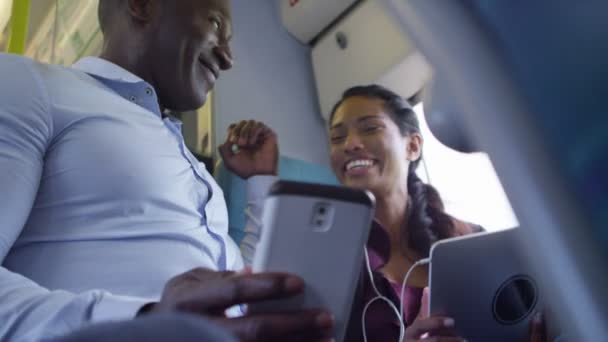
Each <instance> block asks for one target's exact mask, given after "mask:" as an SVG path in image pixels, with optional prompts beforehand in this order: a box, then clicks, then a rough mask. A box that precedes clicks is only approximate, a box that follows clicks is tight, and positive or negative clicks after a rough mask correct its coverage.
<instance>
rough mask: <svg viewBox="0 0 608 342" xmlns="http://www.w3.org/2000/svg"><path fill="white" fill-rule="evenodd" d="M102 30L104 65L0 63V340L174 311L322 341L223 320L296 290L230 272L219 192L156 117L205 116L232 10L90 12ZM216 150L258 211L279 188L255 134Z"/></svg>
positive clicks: (262, 134) (225, 50) (115, 8)
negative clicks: (168, 112) (262, 198)
mask: <svg viewBox="0 0 608 342" xmlns="http://www.w3.org/2000/svg"><path fill="white" fill-rule="evenodd" d="M99 17H100V23H101V28H102V31H103V33H104V47H103V52H102V54H101V58H85V59H83V60H81V61H79V62H78V63H76V64H75V65H74V66H73V67H71V68H64V67H60V66H49V65H42V64H39V63H36V62H34V61H31V60H28V59H25V58H22V57H18V56H12V55H0V75H2V77H1V78H0V170H2V173H1V174H0V191H1V197H0V260H1V261H2V268H0V298H1V299H2V300H1V301H0V322H2V323H0V340H13V339H14V340H26V341H27V340H38V339H41V338H49V337H54V336H60V335H63V334H66V333H70V332H72V331H74V330H77V329H79V328H80V327H83V326H85V325H88V324H90V323H96V322H104V321H115V320H128V319H131V318H133V317H136V316H138V315H147V314H149V313H155V312H158V313H161V312H175V311H180V312H187V313H193V314H197V315H201V316H204V317H206V318H207V319H210V320H211V321H213V322H215V323H217V324H218V325H220V326H223V327H225V328H226V329H228V330H230V331H231V332H232V333H233V334H235V335H236V336H238V337H239V338H241V339H242V340H246V341H272V340H289V341H298V340H317V339H323V338H325V337H327V336H330V334H331V329H332V325H333V320H332V318H331V316H330V315H329V314H328V313H326V312H323V311H321V310H309V311H301V312H294V313H283V314H268V315H257V316H253V315H245V316H242V317H238V318H227V317H226V316H225V315H224V312H225V311H226V309H228V308H230V307H232V306H234V305H237V304H242V303H248V302H252V301H258V300H266V299H276V298H282V297H287V296H292V295H295V294H297V293H299V292H301V291H302V288H303V283H302V280H301V279H299V278H297V277H295V276H291V275H287V274H256V275H253V274H250V273H248V272H239V273H234V272H233V271H231V270H238V269H240V268H241V267H242V260H241V256H240V255H239V251H238V248H237V246H236V245H235V244H234V242H233V241H232V240H231V239H230V238H229V237H228V235H227V213H226V207H225V203H224V200H223V196H222V192H221V190H220V189H219V187H218V186H217V184H216V183H215V182H214V180H213V178H212V177H211V176H210V175H209V174H208V173H207V172H206V171H205V170H204V168H203V167H202V166H201V165H200V164H199V163H198V162H197V161H196V160H195V158H194V157H193V155H192V154H191V153H190V152H189V151H188V150H187V148H186V147H185V144H184V141H183V138H182V136H181V132H180V126H179V125H180V124H179V123H178V122H176V121H175V120H173V119H171V118H169V117H165V116H164V114H163V113H164V112H165V109H172V110H177V111H183V110H193V109H196V108H199V107H200V106H202V105H203V103H204V102H205V100H206V95H207V93H208V92H209V90H210V89H211V88H212V87H213V84H214V82H215V81H216V79H217V78H218V76H219V74H220V71H222V70H227V69H229V68H230V67H231V65H232V57H231V53H230V48H229V40H230V36H231V21H230V11H229V5H228V0H179V1H175V0H100V5H99ZM233 144H236V145H238V146H239V147H240V151H239V152H238V153H234V151H232V149H231V146H232V145H233ZM220 150H221V154H222V156H223V158H224V163H225V164H226V166H227V167H228V168H229V169H231V170H232V171H233V172H234V173H236V174H238V175H240V176H241V177H243V178H247V179H248V182H249V184H250V190H251V193H252V194H253V195H254V196H255V194H256V193H258V194H259V192H260V190H259V189H263V188H264V187H263V185H264V183H268V179H267V178H266V179H265V178H264V177H263V176H259V175H272V174H276V168H277V154H278V151H277V144H276V137H275V136H274V134H273V133H272V132H271V131H270V130H269V129H268V128H266V127H265V126H263V125H261V124H257V123H255V122H244V123H241V124H239V125H237V126H233V127H231V129H230V132H229V141H227V142H226V144H224V145H223V146H222V147H221V148H220ZM255 175H258V176H255ZM266 177H267V176H266ZM256 189H258V190H257V192H256V191H255V190H256ZM258 196H259V195H258ZM212 270H215V271H212Z"/></svg>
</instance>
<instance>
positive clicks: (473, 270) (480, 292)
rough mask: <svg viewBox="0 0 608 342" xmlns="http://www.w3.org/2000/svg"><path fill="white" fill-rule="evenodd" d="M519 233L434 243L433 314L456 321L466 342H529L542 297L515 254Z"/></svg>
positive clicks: (495, 233) (527, 270)
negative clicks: (529, 335) (533, 321)
mask: <svg viewBox="0 0 608 342" xmlns="http://www.w3.org/2000/svg"><path fill="white" fill-rule="evenodd" d="M520 234H521V229H520V228H515V229H509V230H505V231H499V232H491V233H480V234H474V235H469V236H464V237H458V238H454V239H448V240H443V241H440V242H438V243H436V244H435V245H434V246H433V247H432V249H431V253H430V257H431V264H430V274H429V278H430V279H429V282H430V284H429V285H430V290H431V293H430V294H431V296H430V304H429V305H430V313H431V315H446V316H449V317H453V318H454V320H455V321H456V328H457V330H458V332H459V333H460V334H461V336H462V337H463V338H465V339H467V340H468V341H473V342H478V341H480V342H481V341H526V340H527V338H528V333H529V325H530V320H531V319H532V318H533V317H534V314H535V313H536V312H538V311H541V310H540V307H541V303H542V295H541V293H540V291H539V287H538V285H537V281H536V280H535V277H534V275H533V273H532V272H531V270H530V268H529V267H528V263H526V261H525V260H521V259H520V257H519V255H518V253H517V248H518V247H517V246H518V242H517V241H518V239H520V238H521V236H520Z"/></svg>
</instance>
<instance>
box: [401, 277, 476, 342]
mask: <svg viewBox="0 0 608 342" xmlns="http://www.w3.org/2000/svg"><path fill="white" fill-rule="evenodd" d="M428 307H429V288H428V287H427V288H425V289H424V292H423V294H422V301H421V304H420V313H418V317H416V319H415V320H414V322H413V323H412V324H411V325H410V326H408V327H407V329H405V341H406V342H414V341H421V342H460V341H465V340H464V339H463V338H462V337H459V336H458V334H457V333H456V330H455V322H454V320H453V319H452V318H450V317H440V316H435V317H429V312H428Z"/></svg>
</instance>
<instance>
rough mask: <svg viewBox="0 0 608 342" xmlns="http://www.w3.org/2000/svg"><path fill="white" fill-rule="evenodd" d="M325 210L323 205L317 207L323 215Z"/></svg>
mask: <svg viewBox="0 0 608 342" xmlns="http://www.w3.org/2000/svg"><path fill="white" fill-rule="evenodd" d="M325 212H326V210H325V207H319V214H321V215H324V214H325Z"/></svg>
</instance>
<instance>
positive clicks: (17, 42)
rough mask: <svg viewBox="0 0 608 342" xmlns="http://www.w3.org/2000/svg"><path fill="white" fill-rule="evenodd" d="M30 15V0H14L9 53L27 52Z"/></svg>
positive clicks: (20, 53)
mask: <svg viewBox="0 0 608 342" xmlns="http://www.w3.org/2000/svg"><path fill="white" fill-rule="evenodd" d="M29 16H30V0H13V9H12V11H11V33H10V36H9V39H8V50H7V51H8V52H9V53H15V54H19V55H22V54H23V53H24V52H25V43H26V40H27V29H28V22H29Z"/></svg>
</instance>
